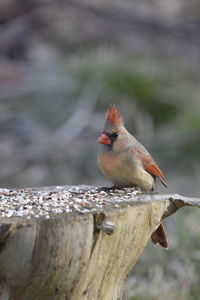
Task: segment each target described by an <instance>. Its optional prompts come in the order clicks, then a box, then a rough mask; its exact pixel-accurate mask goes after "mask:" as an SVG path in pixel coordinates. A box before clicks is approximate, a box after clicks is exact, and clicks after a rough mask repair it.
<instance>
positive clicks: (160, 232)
mask: <svg viewBox="0 0 200 300" xmlns="http://www.w3.org/2000/svg"><path fill="white" fill-rule="evenodd" d="M151 240H152V243H153V244H154V245H155V246H157V245H158V244H160V245H161V246H162V247H163V248H166V249H168V240H167V236H166V232H165V229H164V225H163V223H161V224H160V225H159V226H158V228H157V229H156V231H154V232H153V233H152V235H151Z"/></svg>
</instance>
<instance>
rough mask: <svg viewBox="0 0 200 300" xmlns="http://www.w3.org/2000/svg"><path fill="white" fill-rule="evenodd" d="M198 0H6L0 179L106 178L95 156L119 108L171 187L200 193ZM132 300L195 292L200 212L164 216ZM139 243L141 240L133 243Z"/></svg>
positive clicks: (130, 288) (131, 286) (23, 182)
mask: <svg viewBox="0 0 200 300" xmlns="http://www.w3.org/2000/svg"><path fill="white" fill-rule="evenodd" d="M199 70H200V2H199V1H198V0H191V1H186V0H169V1H165V0H152V1H148V0H146V1H145V0H140V1H139V0H138V1H133V0H116V1H111V0H106V1H105V0H98V1H97V0H96V1H91V0H82V1H81V0H73V1H70V0H68V1H67V0H60V1H58V0H57V1H56V0H26V1H23V0H0V166H1V167H0V186H1V187H4V188H20V187H25V186H44V185H45V186H47V185H64V184H89V185H99V186H100V185H108V184H110V183H109V182H108V181H107V180H106V179H105V178H104V177H103V176H102V175H101V174H100V171H99V170H98V168H97V164H96V154H97V150H98V145H97V143H96V138H97V137H98V135H99V134H100V132H101V130H102V127H103V123H104V113H105V111H106V109H107V107H108V105H109V104H110V103H115V104H117V105H119V107H120V110H121V112H122V114H123V116H124V119H125V123H126V126H127V128H128V129H129V131H130V132H131V133H133V134H134V135H135V136H136V138H138V139H139V140H140V141H141V142H142V143H143V144H144V145H145V146H146V147H147V149H148V150H149V151H150V152H151V153H152V155H153V157H154V158H155V160H156V161H157V162H158V164H159V166H160V167H161V169H162V170H163V172H164V174H165V175H166V179H167V183H168V189H167V191H166V190H165V188H164V187H161V186H160V185H159V184H158V191H160V192H162V193H166V192H167V193H171V192H177V193H180V194H182V195H188V196H195V197H200V99H199V98H200V71H199ZM166 227H167V231H168V235H169V244H170V249H169V250H168V251H164V250H163V249H161V248H159V247H157V248H154V247H153V246H152V245H151V244H150V243H149V245H148V247H147V248H146V249H145V251H144V253H143V254H142V256H141V258H140V260H139V262H138V263H137V265H136V267H135V268H134V274H132V273H131V274H130V276H129V277H128V279H127V281H126V285H125V290H124V299H125V300H149V299H180V300H182V299H183V300H184V299H186V300H188V299H192V300H193V299H199V295H200V275H199V274H200V211H199V210H198V209H192V208H186V209H182V211H180V212H178V213H177V214H176V215H175V216H172V217H170V219H168V220H167V221H166ZM133 251H134V249H133Z"/></svg>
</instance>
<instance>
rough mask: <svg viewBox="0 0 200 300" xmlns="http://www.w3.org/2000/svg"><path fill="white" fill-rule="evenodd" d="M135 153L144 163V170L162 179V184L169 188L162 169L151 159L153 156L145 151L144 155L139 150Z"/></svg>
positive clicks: (135, 150)
mask: <svg viewBox="0 0 200 300" xmlns="http://www.w3.org/2000/svg"><path fill="white" fill-rule="evenodd" d="M134 153H135V155H136V156H137V157H138V158H139V159H140V161H141V162H142V165H143V167H144V169H145V170H146V171H147V172H149V173H150V174H151V175H153V176H156V177H158V178H159V179H160V181H161V182H162V184H163V185H164V186H166V187H167V184H166V182H165V177H164V175H163V173H162V171H161V170H160V168H159V167H158V165H157V164H156V163H155V161H154V160H153V158H152V157H151V155H150V154H149V153H148V152H147V151H145V152H144V153H143V152H142V151H141V150H140V149H138V148H135V149H134Z"/></svg>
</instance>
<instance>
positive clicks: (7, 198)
mask: <svg viewBox="0 0 200 300" xmlns="http://www.w3.org/2000/svg"><path fill="white" fill-rule="evenodd" d="M0 197H1V205H0V216H1V219H0V299H2V300H6V299H15V300H18V299H20V300H23V299H24V300H32V299H34V300H35V299H37V300H40V299H41V300H45V299H48V300H51V299H52V300H56V299H59V300H62V299H63V300H64V299H65V300H66V299H67V300H82V299H85V300H86V299H87V300H97V299H98V300H101V299H102V300H111V299H112V300H117V299H121V298H122V291H123V282H124V279H125V277H126V276H127V274H128V272H129V271H130V270H131V269H132V268H133V266H134V264H135V262H136V261H137V259H138V258H139V256H140V254H141V253H142V251H143V249H144V248H145V246H146V244H147V242H148V240H149V237H150V236H151V234H152V232H153V231H155V229H156V228H157V227H158V225H159V223H160V222H161V220H162V219H163V218H165V217H167V216H169V215H170V214H172V213H174V212H175V211H176V210H177V209H178V208H180V207H183V206H185V205H194V206H200V199H194V198H186V197H182V196H180V195H159V194H142V193H141V191H137V190H135V189H134V188H132V189H129V188H126V189H123V190H112V189H109V188H107V189H104V188H97V187H88V186H65V187H47V188H38V189H34V188H33V189H31V188H29V189H21V190H7V189H0Z"/></svg>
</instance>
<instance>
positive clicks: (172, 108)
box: [105, 68, 179, 124]
mask: <svg viewBox="0 0 200 300" xmlns="http://www.w3.org/2000/svg"><path fill="white" fill-rule="evenodd" d="M105 77H106V81H107V86H108V88H110V89H111V90H112V91H113V92H114V93H115V94H117V95H121V96H127V97H129V98H130V99H133V100H134V101H136V102H138V104H139V105H141V106H142V108H143V109H144V110H146V111H147V112H148V113H149V114H150V115H151V116H152V118H153V120H154V122H155V124H162V123H166V122H169V121H171V120H172V119H174V117H175V116H176V115H177V114H178V112H179V106H178V103H177V102H175V101H174V102H171V101H170V102H169V101H166V100H164V101H163V100H162V88H163V84H162V81H161V80H159V78H152V77H149V76H148V75H147V74H140V73H135V72H133V71H130V70H129V69H125V68H116V69H113V70H109V71H108V72H107V74H106V75H105Z"/></svg>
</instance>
